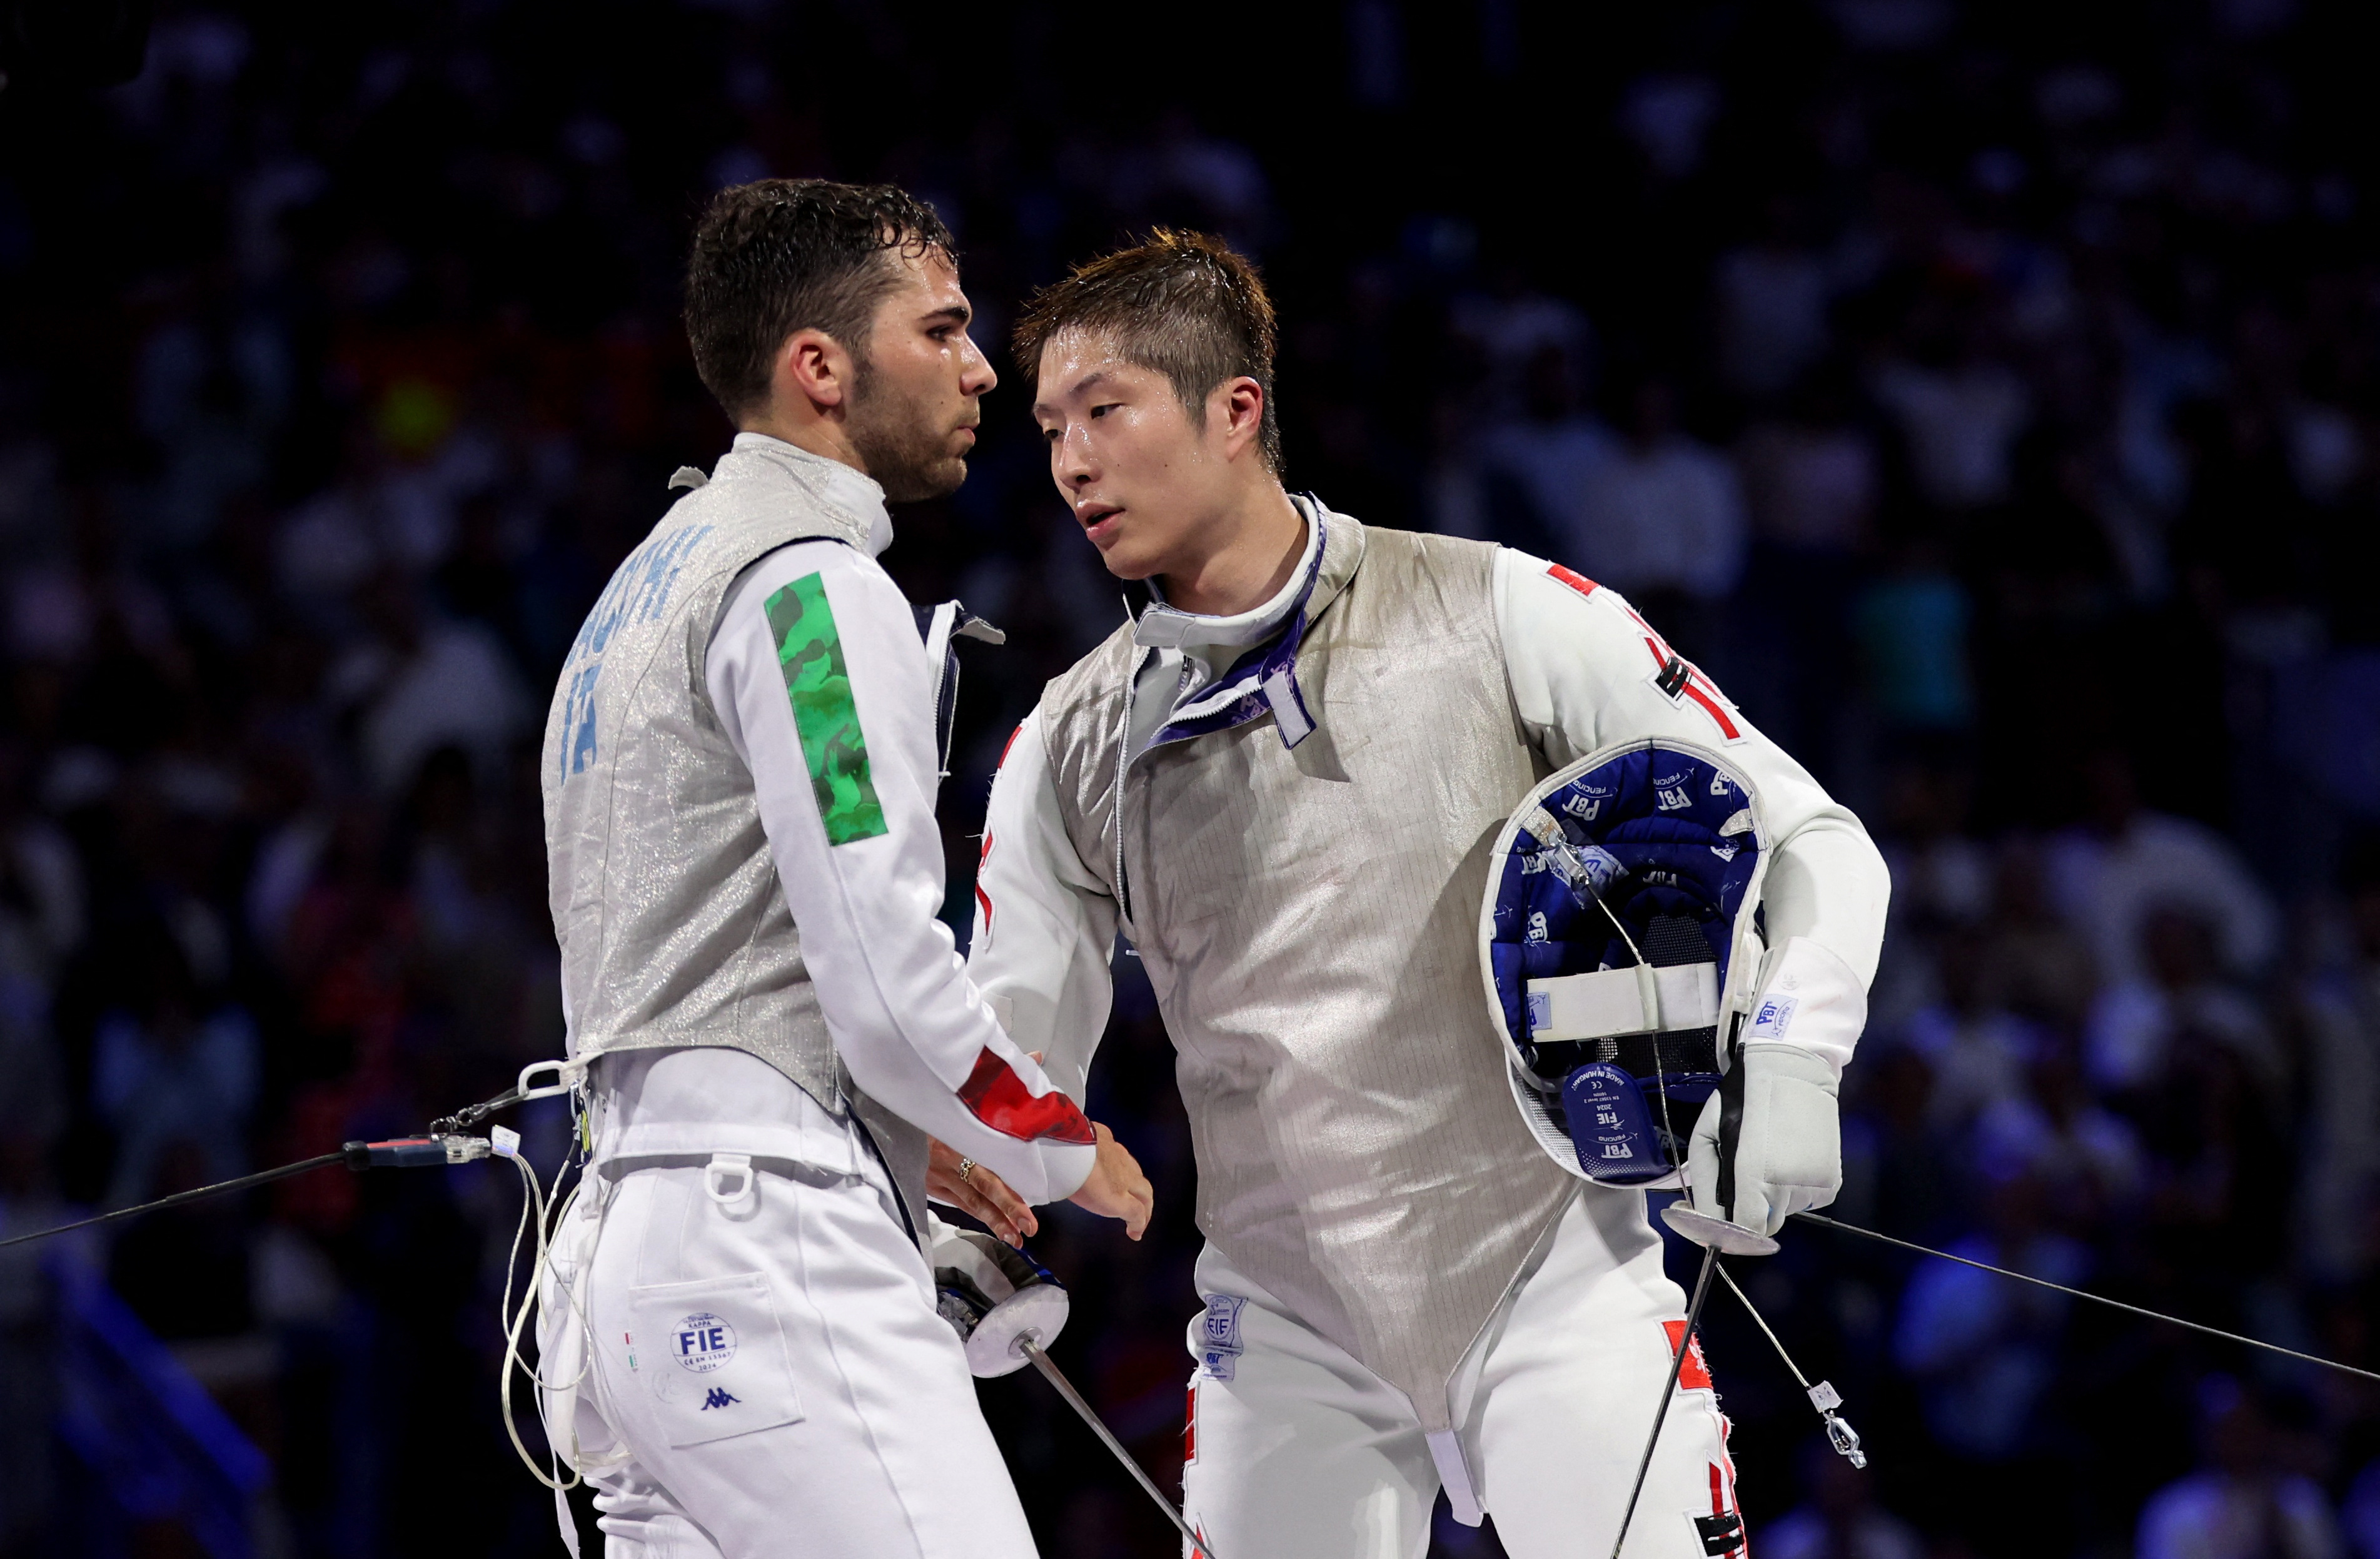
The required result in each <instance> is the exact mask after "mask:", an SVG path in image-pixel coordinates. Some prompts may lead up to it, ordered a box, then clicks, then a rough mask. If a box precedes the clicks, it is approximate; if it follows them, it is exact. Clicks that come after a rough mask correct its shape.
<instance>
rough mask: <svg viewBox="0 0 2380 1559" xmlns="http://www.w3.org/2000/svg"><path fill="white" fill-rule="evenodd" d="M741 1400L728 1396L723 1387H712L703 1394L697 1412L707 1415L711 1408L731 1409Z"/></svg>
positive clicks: (737, 1397)
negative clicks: (700, 1405)
mask: <svg viewBox="0 0 2380 1559" xmlns="http://www.w3.org/2000/svg"><path fill="white" fill-rule="evenodd" d="M743 1400H744V1399H743V1398H742V1397H740V1396H731V1395H728V1392H727V1388H726V1387H725V1386H713V1387H711V1388H710V1390H709V1391H708V1392H706V1393H704V1394H703V1398H702V1407H701V1408H700V1409H699V1411H701V1412H705V1413H708V1412H710V1410H711V1409H712V1408H713V1407H735V1404H737V1403H738V1402H741V1401H743Z"/></svg>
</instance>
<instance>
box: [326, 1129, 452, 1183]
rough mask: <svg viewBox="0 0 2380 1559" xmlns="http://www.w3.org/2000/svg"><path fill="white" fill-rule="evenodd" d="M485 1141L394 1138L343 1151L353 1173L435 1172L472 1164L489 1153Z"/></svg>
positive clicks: (444, 1135)
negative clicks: (445, 1168)
mask: <svg viewBox="0 0 2380 1559" xmlns="http://www.w3.org/2000/svg"><path fill="white" fill-rule="evenodd" d="M489 1151H490V1150H489V1144H488V1139H486V1138H484V1137H465V1136H462V1135H460V1134H459V1133H454V1132H444V1133H439V1134H437V1135H433V1136H430V1137H394V1138H391V1139H388V1140H387V1141H385V1142H349V1143H346V1144H345V1145H344V1146H343V1147H341V1148H340V1150H339V1155H340V1157H341V1158H343V1159H345V1160H346V1165H347V1167H348V1168H349V1169H352V1170H355V1171H356V1172H357V1173H358V1174H361V1173H362V1172H363V1171H365V1170H367V1169H433V1168H439V1167H442V1166H443V1165H446V1164H450V1163H473V1162H474V1161H476V1160H479V1159H483V1158H486V1157H487V1156H488V1153H489Z"/></svg>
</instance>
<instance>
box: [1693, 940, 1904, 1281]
mask: <svg viewBox="0 0 2380 1559" xmlns="http://www.w3.org/2000/svg"><path fill="white" fill-rule="evenodd" d="M1765 974H1766V978H1765V979H1764V980H1762V982H1761V986H1760V997H1759V999H1758V1000H1757V1001H1755V1002H1754V1003H1753V1005H1752V1013H1751V1019H1752V1020H1751V1022H1749V1023H1748V1024H1746V1025H1745V1026H1744V1029H1743V1038H1742V1041H1741V1045H1740V1048H1739V1049H1738V1050H1737V1051H1736V1055H1735V1064H1734V1066H1731V1067H1730V1069H1729V1071H1728V1074H1727V1076H1726V1078H1724V1079H1722V1080H1721V1081H1720V1083H1719V1087H1718V1092H1717V1093H1714V1094H1712V1095H1711V1096H1710V1098H1709V1100H1708V1101H1706V1102H1705V1103H1704V1105H1703V1113H1702V1115H1701V1118H1700V1119H1698V1120H1697V1121H1695V1123H1694V1141H1693V1143H1692V1144H1691V1145H1690V1146H1689V1148H1688V1149H1687V1153H1686V1169H1687V1174H1688V1183H1689V1184H1690V1185H1691V1186H1692V1187H1693V1188H1694V1211H1695V1212H1704V1213H1708V1214H1710V1215H1711V1216H1713V1217H1717V1218H1724V1219H1726V1220H1727V1221H1728V1222H1730V1223H1731V1224H1738V1225H1740V1226H1742V1227H1743V1228H1747V1229H1750V1230H1752V1231H1753V1232H1754V1233H1755V1234H1760V1235H1774V1234H1776V1232H1777V1231H1778V1230H1779V1229H1780V1228H1782V1227H1784V1225H1785V1220H1786V1219H1788V1218H1790V1217H1791V1216H1792V1215H1793V1214H1794V1213H1796V1212H1808V1211H1810V1209H1812V1208H1814V1207H1824V1206H1826V1205H1827V1204H1828V1203H1829V1202H1831V1201H1833V1200H1835V1193H1836V1192H1837V1191H1840V1190H1841V1189H1842V1188H1843V1138H1842V1123H1841V1120H1840V1117H1839V1114H1838V1113H1837V1108H1836V1103H1835V1096H1836V1094H1837V1092H1838V1090H1839V1089H1840V1084H1839V1083H1838V1081H1837V1079H1838V1078H1840V1077H1841V1075H1842V1069H1843V1065H1844V1063H1846V1062H1848V1061H1849V1060H1851V1058H1852V1047H1853V1046H1855V1045H1856V1044H1858V1043H1859V1037H1860V1030H1861V1029H1864V1028H1866V1027H1867V981H1866V980H1863V979H1861V978H1860V976H1859V975H1858V974H1857V973H1856V972H1855V971H1854V970H1853V969H1852V967H1851V966H1850V965H1849V964H1846V963H1844V962H1843V960H1842V959H1841V958H1840V957H1839V956H1837V955H1836V954H1835V953H1834V952H1832V951H1831V950H1830V949H1828V948H1827V947H1825V946H1823V945H1821V944H1818V943H1816V942H1813V941H1812V940H1811V939H1810V938H1808V937H1806V936H1797V937H1793V938H1791V939H1789V940H1788V941H1787V942H1786V943H1785V944H1783V945H1782V946H1779V947H1778V948H1776V949H1774V950H1772V951H1771V952H1770V954H1769V955H1768V957H1767V960H1766V968H1765Z"/></svg>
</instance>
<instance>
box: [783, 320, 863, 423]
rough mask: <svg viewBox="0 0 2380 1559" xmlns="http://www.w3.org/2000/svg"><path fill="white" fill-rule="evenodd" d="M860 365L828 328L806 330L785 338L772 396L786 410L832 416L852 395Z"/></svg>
mask: <svg viewBox="0 0 2380 1559" xmlns="http://www.w3.org/2000/svg"><path fill="white" fill-rule="evenodd" d="M856 375H857V365H856V363H855V362H854V361H853V360H852V357H851V353H850V352H849V351H847V350H845V349H844V345H843V343H841V342H840V341H837V340H836V339H835V338H834V337H833V336H832V335H828V334H827V333H826V332H825V331H822V330H817V329H803V330H797V331H795V332H794V333H793V334H792V335H788V336H786V337H785V343H784V345H783V346H782V347H778V348H777V360H776V362H775V363H774V364H773V365H772V367H771V372H770V374H769V390H770V394H771V396H772V397H773V398H774V400H775V401H776V403H777V405H778V407H779V408H781V409H783V410H787V411H790V410H793V409H794V408H807V409H808V410H809V411H810V412H811V413H812V414H813V415H818V416H832V415H833V414H835V413H836V412H837V411H839V410H840V409H841V408H843V407H844V404H845V403H846V402H847V401H849V399H850V398H851V387H852V384H853V381H854V380H855V378H856Z"/></svg>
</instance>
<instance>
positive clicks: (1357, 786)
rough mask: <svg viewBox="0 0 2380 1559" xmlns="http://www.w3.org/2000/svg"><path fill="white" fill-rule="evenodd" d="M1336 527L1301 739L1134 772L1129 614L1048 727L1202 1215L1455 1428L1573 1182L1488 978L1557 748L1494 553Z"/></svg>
mask: <svg viewBox="0 0 2380 1559" xmlns="http://www.w3.org/2000/svg"><path fill="white" fill-rule="evenodd" d="M1324 536H1325V540H1324V549H1323V558H1322V569H1321V576H1320V578H1319V579H1318V581H1317V583H1316V586H1315V591H1314V594H1313V596H1312V597H1311V598H1310V599H1309V601H1308V603H1307V608H1306V609H1307V613H1308V619H1309V620H1308V626H1307V629H1306V636H1305V642H1304V644H1303V646H1302V647H1301V648H1300V650H1299V652H1298V655H1297V680H1298V683H1299V685H1300V688H1301V689H1302V691H1303V693H1304V696H1305V706H1306V709H1307V711H1308V712H1309V713H1311V714H1313V716H1314V717H1315V719H1316V721H1317V728H1316V730H1315V731H1314V733H1313V734H1312V735H1311V736H1309V737H1307V738H1306V739H1305V741H1303V742H1301V743H1300V744H1299V745H1298V746H1297V747H1296V748H1295V749H1285V748H1284V747H1283V746H1282V743H1281V735H1280V733H1279V731H1278V729H1277V728H1276V726H1275V724H1274V722H1273V720H1272V718H1271V717H1270V716H1269V715H1266V716H1262V717H1259V718H1257V719H1256V720H1254V721H1252V722H1251V723H1249V724H1246V725H1238V726H1235V727H1233V728H1232V729H1230V730H1226V731H1222V732H1219V733H1215V734H1212V735H1208V736H1201V737H1189V738H1186V739H1182V740H1176V741H1172V742H1163V743H1160V744H1159V745H1156V746H1153V747H1152V748H1150V749H1148V750H1147V751H1146V752H1144V753H1142V754H1140V755H1138V756H1136V757H1135V758H1133V760H1132V761H1130V763H1129V764H1121V763H1120V762H1119V759H1120V758H1121V757H1122V756H1123V753H1122V748H1123V740H1124V737H1123V733H1124V730H1125V728H1126V727H1125V719H1126V715H1127V710H1126V701H1125V700H1126V696H1127V693H1126V689H1127V684H1128V681H1129V679H1130V678H1131V676H1132V675H1133V673H1134V670H1135V667H1136V666H1137V665H1138V664H1139V662H1140V659H1141V653H1142V652H1139V651H1136V650H1135V647H1134V645H1133V641H1132V629H1131V627H1130V625H1126V627H1123V629H1120V630H1119V631H1118V632H1117V634H1116V636H1115V637H1114V638H1112V639H1110V640H1109V641H1108V642H1107V643H1106V644H1104V645H1102V646H1101V647H1100V648H1099V649H1098V650H1096V651H1094V652H1091V654H1090V655H1089V656H1087V658H1085V659H1084V660H1083V661H1082V662H1081V663H1080V664H1077V665H1076V666H1075V668H1074V669H1073V670H1071V671H1069V672H1068V673H1066V675H1065V676H1061V677H1060V678H1058V679H1057V680H1056V681H1054V682H1052V683H1051V684H1050V687H1049V689H1048V691H1047V692H1046V693H1045V695H1044V696H1043V699H1042V704H1041V710H1042V718H1043V720H1044V722H1045V725H1044V732H1045V739H1046V740H1047V743H1048V746H1049V751H1050V763H1051V768H1052V773H1053V774H1054V775H1055V778H1056V783H1057V790H1058V796H1059V804H1060V807H1061V810H1062V812H1063V814H1064V818H1065V822H1066V828H1067V832H1068V834H1069V835H1070V837H1071V839H1072V841H1073V844H1074V846H1075V852H1076V853H1077V854H1078V855H1079V856H1080V857H1081V858H1082V860H1083V862H1084V864H1085V865H1086V866H1087V867H1088V868H1089V869H1090V871H1092V872H1094V873H1095V874H1096V875H1097V876H1098V878H1099V881H1100V882H1101V883H1103V884H1104V885H1105V886H1106V887H1107V888H1108V889H1109V890H1110V892H1111V893H1112V894H1114V895H1115V896H1116V899H1117V902H1118V904H1119V905H1120V906H1121V907H1123V911H1124V931H1125V934H1126V935H1127V936H1129V937H1130V938H1131V939H1132V943H1133V945H1134V946H1135V948H1136V949H1137V950H1138V951H1139V953H1140V956H1141V959H1142V962H1143V965H1144V967H1145V968H1147V971H1148V977H1149V980H1150V981H1151V983H1152V984H1153V985H1154V986H1155V988H1156V992H1157V999H1158V1005H1159V1007H1160V1011H1161V1012H1162V1013H1163V1015H1164V1017H1165V1026H1166V1029H1167V1031H1168V1033H1169V1034H1170V1035H1171V1036H1172V1041H1173V1044H1174V1048H1175V1051H1176V1064H1175V1071H1176V1075H1177V1077H1178V1078H1179V1079H1180V1083H1181V1088H1182V1096H1183V1099H1184V1102H1185V1104H1186V1106H1187V1108H1188V1112H1189V1116H1190V1127H1191V1135H1192V1139H1193V1141H1194V1144H1195V1146H1196V1151H1197V1156H1198V1158H1197V1162H1198V1226H1199V1228H1200V1229H1201V1230H1202V1231H1203V1232H1204V1233H1205V1234H1206V1236H1207V1237H1208V1239H1210V1240H1212V1241H1213V1242H1214V1243H1215V1244H1216V1245H1218V1246H1219V1247H1220V1248H1221V1249H1222V1251H1223V1253H1224V1254H1225V1255H1226V1256H1228V1257H1229V1258H1230V1259H1231V1261H1232V1262H1233V1265H1234V1266H1236V1267H1238V1268H1239V1269H1240V1270H1241V1271H1243V1272H1245V1273H1247V1274H1248V1275H1249V1276H1250V1277H1252V1278H1254V1279H1255V1280H1256V1281H1257V1282H1258V1283H1260V1284H1262V1285H1264V1286H1265V1287H1266V1288H1267V1289H1269V1290H1270V1291H1271V1292H1272V1293H1273V1294H1274V1295H1276V1296H1278V1297H1280V1298H1281V1299H1282V1300H1284V1301H1286V1302H1287V1303H1288V1304H1289V1305H1290V1306H1292V1307H1293V1309H1295V1310H1296V1312H1297V1313H1298V1314H1299V1315H1300V1316H1301V1317H1302V1318H1303V1319H1304V1320H1305V1321H1306V1322H1307V1323H1308V1324H1309V1325H1311V1326H1313V1327H1314V1328H1315V1329H1316V1330H1317V1331H1318V1332H1320V1333H1321V1334H1323V1335H1324V1336H1326V1337H1328V1338H1330V1340H1331V1341H1332V1342H1335V1343H1337V1344H1338V1345H1339V1346H1342V1347H1343V1348H1345V1349H1346V1350H1347V1351H1348V1352H1350V1353H1352V1354H1354V1356H1355V1357H1356V1358H1359V1359H1361V1360H1362V1361H1363V1362H1364V1363H1365V1364H1366V1366H1368V1367H1369V1368H1370V1369H1371V1370H1373V1371H1374V1372H1375V1373H1376V1374H1378V1375H1379V1376H1380V1377H1381V1378H1382V1379H1383V1380H1386V1381H1388V1382H1390V1384H1392V1385H1395V1386H1397V1387H1399V1388H1400V1389H1401V1390H1403V1392H1404V1393H1405V1394H1406V1395H1408V1396H1410V1397H1411V1398H1412V1399H1413V1403H1414V1407H1415V1410H1416V1411H1417V1413H1418V1414H1419V1415H1420V1417H1421V1419H1422V1421H1423V1426H1424V1428H1426V1429H1429V1430H1439V1429H1445V1428H1449V1427H1451V1425H1450V1411H1449V1406H1448V1401H1447V1396H1448V1390H1447V1388H1448V1384H1449V1382H1450V1379H1451V1376H1452V1375H1453V1373H1454V1371H1455V1370H1456V1369H1457V1367H1458V1366H1459V1365H1460V1364H1461V1363H1462V1360H1463V1354H1464V1353H1465V1351H1466V1350H1467V1349H1468V1348H1469V1346H1470V1345H1471V1343H1472V1340H1473V1339H1474V1337H1475V1336H1476V1335H1477V1334H1478V1333H1479V1331H1480V1329H1481V1328H1482V1327H1483V1326H1484V1325H1485V1324H1486V1323H1487V1322H1488V1321H1489V1320H1490V1319H1491V1318H1492V1317H1493V1315H1494V1313H1495V1311H1496V1309H1497V1307H1498V1305H1499V1304H1500V1302H1501V1300H1502V1299H1503V1297H1504V1295H1505V1293H1506V1291H1507V1289H1508V1288H1509V1287H1510V1286H1511V1285H1512V1282H1513V1280H1514V1279H1515V1278H1516V1277H1517V1276H1518V1275H1519V1273H1520V1272H1521V1271H1522V1269H1523V1267H1524V1264H1525V1263H1526V1262H1527V1261H1528V1259H1529V1256H1530V1253H1531V1251H1532V1250H1533V1249H1534V1248H1536V1245H1537V1243H1538V1241H1539V1239H1540V1237H1541V1236H1544V1235H1545V1234H1546V1233H1547V1232H1548V1229H1549V1228H1550V1226H1551V1224H1553V1222H1554V1220H1555V1219H1556V1218H1557V1217H1558V1216H1559V1215H1560V1212H1561V1210H1562V1209H1563V1208H1564V1207H1565V1206H1566V1205H1567V1204H1568V1202H1569V1200H1570V1199H1571V1197H1572V1196H1573V1194H1574V1188H1575V1185H1576V1182H1575V1181H1573V1179H1572V1178H1571V1177H1570V1176H1568V1175H1564V1174H1563V1173H1562V1172H1561V1171H1560V1169H1559V1168H1557V1167H1556V1166H1555V1165H1554V1164H1553V1163H1551V1162H1550V1161H1548V1159H1547V1158H1546V1156H1545V1155H1544V1154H1543V1153H1542V1152H1541V1151H1538V1149H1537V1148H1536V1144H1535V1143H1533V1142H1532V1141H1531V1140H1530V1139H1529V1135H1528V1131H1527V1129H1526V1128H1525V1127H1524V1126H1523V1124H1522V1122H1521V1119H1520V1116H1519V1114H1517V1113H1516V1112H1515V1111H1514V1110H1513V1108H1512V1095H1511V1090H1510V1089H1509V1088H1508V1087H1507V1085H1506V1083H1505V1080H1504V1058H1503V1052H1502V1049H1501V1046H1500V1041H1499V1040H1498V1039H1497V1036H1496V1032H1495V1030H1494V1029H1493V1028H1491V1027H1490V1026H1489V1023H1488V1011H1487V1005H1486V1002H1485V1001H1484V999H1483V998H1482V996H1481V994H1480V983H1479V953H1478V919H1479V901H1480V897H1481V895H1482V894H1483V893H1484V892H1485V890H1486V885H1487V862H1488V846H1489V845H1490V844H1492V843H1493V842H1494V840H1495V837H1496V833H1497V830H1499V829H1500V828H1501V827H1502V826H1503V823H1504V821H1505V819H1507V818H1508V817H1510V816H1511V815H1512V809H1513V808H1514V807H1515V806H1517V805H1519V804H1520V802H1521V800H1522V798H1524V797H1525V796H1526V795H1527V794H1528V792H1529V789H1530V787H1531V786H1533V785H1534V784H1535V783H1536V780H1537V779H1538V778H1539V777H1540V774H1541V773H1542V770H1543V764H1542V763H1541V762H1540V761H1539V760H1538V759H1537V757H1536V754H1535V753H1534V751H1533V750H1532V749H1531V748H1530V746H1529V744H1528V741H1527V739H1526V737H1524V734H1523V731H1522V728H1521V725H1520V721H1519V717H1518V715H1517V713H1515V712H1514V710H1513V707H1512V695H1511V693H1510V691H1509V690H1508V688H1507V685H1506V681H1505V675H1504V654H1503V646H1502V639H1501V638H1500V634H1499V632H1498V628H1497V624H1496V614H1495V605H1494V597H1493V589H1492V583H1491V567H1492V564H1493V559H1494V555H1495V550H1494V549H1493V548H1492V547H1489V546H1487V545H1484V544H1482V543H1479V542H1464V541H1456V540H1452V539H1450V538H1445V537H1438V536H1421V535H1415V534H1412V533H1409V532H1405V531H1399V530H1366V528H1365V527H1363V526H1361V525H1358V524H1356V523H1355V522H1354V521H1353V520H1350V519H1348V518H1345V517H1344V516H1340V515H1331V516H1330V517H1329V518H1328V526H1327V529H1326V530H1325V533H1324ZM1120 774H1121V781H1120V782H1119V775H1120ZM1119 783H1120V785H1121V795H1122V801H1123V804H1122V806H1121V808H1119V807H1118V805H1117V798H1118V795H1119ZM1119 846H1121V847H1120V848H1119ZM1119 863H1120V864H1121V869H1122V876H1123V881H1122V882H1121V883H1119V882H1117V881H1116V877H1117V874H1118V867H1119Z"/></svg>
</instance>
